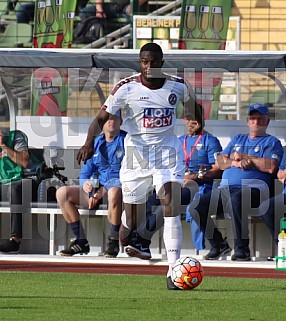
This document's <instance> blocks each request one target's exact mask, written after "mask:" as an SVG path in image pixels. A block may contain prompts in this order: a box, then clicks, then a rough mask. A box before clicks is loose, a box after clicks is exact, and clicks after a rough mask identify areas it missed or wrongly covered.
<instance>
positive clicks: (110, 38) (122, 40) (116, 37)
mask: <svg viewBox="0 0 286 321" xmlns="http://www.w3.org/2000/svg"><path fill="white" fill-rule="evenodd" d="M181 5H182V0H176V1H173V2H171V3H168V4H166V5H165V6H163V7H161V8H159V9H157V10H155V11H153V12H150V13H149V14H148V15H147V16H163V15H172V16H177V15H180V13H181ZM130 30H131V27H130V25H126V26H124V27H122V28H120V29H118V30H115V31H113V32H111V33H109V34H108V35H106V36H104V37H103V38H100V39H98V40H96V41H94V42H92V43H90V44H88V45H86V46H84V47H83V48H86V49H90V48H101V49H112V48H114V46H122V48H128V46H129V41H130V38H131V36H130Z"/></svg>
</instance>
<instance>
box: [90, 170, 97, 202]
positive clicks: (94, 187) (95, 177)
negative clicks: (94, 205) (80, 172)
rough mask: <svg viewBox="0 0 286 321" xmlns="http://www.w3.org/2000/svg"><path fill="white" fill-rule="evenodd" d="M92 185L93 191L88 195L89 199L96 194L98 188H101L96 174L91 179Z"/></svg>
mask: <svg viewBox="0 0 286 321" xmlns="http://www.w3.org/2000/svg"><path fill="white" fill-rule="evenodd" d="M89 182H90V184H91V185H92V187H93V189H92V191H91V192H90V193H89V194H88V197H93V195H94V194H95V191H96V189H97V188H99V179H98V178H97V176H96V175H95V174H92V175H91V176H90V179H89Z"/></svg>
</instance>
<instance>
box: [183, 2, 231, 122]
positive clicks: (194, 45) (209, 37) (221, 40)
mask: <svg viewBox="0 0 286 321" xmlns="http://www.w3.org/2000/svg"><path fill="white" fill-rule="evenodd" d="M232 2H233V1H232V0H183V3H182V13H181V24H180V35H179V44H178V48H179V49H188V50H190V49H191V50H192V49H193V50H194V49H196V50H224V49H225V45H226V36H227V31H228V22H229V16H230V12H231V8H232ZM184 78H185V79H186V81H187V82H189V83H190V84H191V86H192V87H193V88H194V91H195V94H196V100H197V102H198V103H200V104H201V105H202V106H203V108H204V112H205V119H209V118H210V117H211V114H212V113H213V114H214V113H215V112H216V111H217V110H218V97H219V94H220V83H221V80H222V73H221V72H192V71H190V72H188V71H185V73H184Z"/></svg>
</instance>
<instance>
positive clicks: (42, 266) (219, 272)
mask: <svg viewBox="0 0 286 321" xmlns="http://www.w3.org/2000/svg"><path fill="white" fill-rule="evenodd" d="M0 271H28V272H69V273H107V274H144V275H165V273H166V266H154V265H153V266H148V265H136V264H134V265H133V264H128V265H126V264H100V263H98V264H91V263H87V264H84V263H81V264H76V263H58V262H56V263H55V262H19V261H17V262H15V261H8V260H7V261H6V260H5V261H0ZM204 273H205V276H219V277H245V278H248V277H249V278H275V279H285V278H286V271H281V270H280V271H277V270H275V269H264V268H245V267H243V268H239V267H210V266H207V267H204Z"/></svg>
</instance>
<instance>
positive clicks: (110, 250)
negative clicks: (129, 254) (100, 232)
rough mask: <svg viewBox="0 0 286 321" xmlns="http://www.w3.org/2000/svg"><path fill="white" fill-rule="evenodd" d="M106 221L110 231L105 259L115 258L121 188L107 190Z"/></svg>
mask: <svg viewBox="0 0 286 321" xmlns="http://www.w3.org/2000/svg"><path fill="white" fill-rule="evenodd" d="M107 198H108V221H109V223H110V231H109V235H108V243H107V248H106V250H105V252H104V255H105V257H116V256H117V255H118V253H119V228H120V224H121V215H122V190H121V187H111V188H110V189H109V190H108V194H107Z"/></svg>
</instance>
